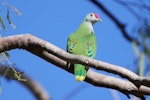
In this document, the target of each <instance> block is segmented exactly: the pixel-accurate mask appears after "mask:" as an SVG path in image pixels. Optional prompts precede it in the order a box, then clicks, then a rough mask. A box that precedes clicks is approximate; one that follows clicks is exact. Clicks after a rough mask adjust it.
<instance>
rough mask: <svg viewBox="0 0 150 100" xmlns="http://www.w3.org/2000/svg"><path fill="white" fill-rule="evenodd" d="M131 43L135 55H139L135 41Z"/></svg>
mask: <svg viewBox="0 0 150 100" xmlns="http://www.w3.org/2000/svg"><path fill="white" fill-rule="evenodd" d="M132 45H133V50H134V53H135V55H136V56H139V55H140V51H139V49H138V45H137V43H136V42H135V41H133V42H132Z"/></svg>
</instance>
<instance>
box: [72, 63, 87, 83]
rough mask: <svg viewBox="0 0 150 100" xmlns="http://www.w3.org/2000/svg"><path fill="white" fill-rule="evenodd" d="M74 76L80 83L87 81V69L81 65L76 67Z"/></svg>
mask: <svg viewBox="0 0 150 100" xmlns="http://www.w3.org/2000/svg"><path fill="white" fill-rule="evenodd" d="M74 74H75V78H76V81H78V82H80V81H83V80H85V77H86V67H85V66H83V65H80V64H75V65H74Z"/></svg>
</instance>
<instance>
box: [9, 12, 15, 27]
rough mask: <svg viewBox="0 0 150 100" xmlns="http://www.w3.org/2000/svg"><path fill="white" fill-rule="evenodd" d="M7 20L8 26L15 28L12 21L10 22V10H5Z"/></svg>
mask: <svg viewBox="0 0 150 100" xmlns="http://www.w3.org/2000/svg"><path fill="white" fill-rule="evenodd" d="M7 20H8V22H9V24H10V26H12V27H13V28H16V26H15V25H14V23H13V22H12V20H11V18H10V12H9V10H7Z"/></svg>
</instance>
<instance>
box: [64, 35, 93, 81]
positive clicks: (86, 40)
mask: <svg viewBox="0 0 150 100" xmlns="http://www.w3.org/2000/svg"><path fill="white" fill-rule="evenodd" d="M67 51H68V52H70V53H72V54H75V55H84V56H87V57H89V58H94V56H95V53H96V38H95V36H94V35H93V34H89V35H86V36H82V35H81V36H80V35H77V34H76V33H73V34H71V35H70V36H69V38H68V44H67ZM86 69H87V68H86V66H83V65H81V64H74V74H75V78H76V80H77V81H83V80H84V79H85V77H86Z"/></svg>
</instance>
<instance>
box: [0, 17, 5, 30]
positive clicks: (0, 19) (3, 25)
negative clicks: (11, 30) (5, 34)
mask: <svg viewBox="0 0 150 100" xmlns="http://www.w3.org/2000/svg"><path fill="white" fill-rule="evenodd" d="M0 23H1V25H2V27H3V29H4V30H6V26H5V24H4V21H3V19H2V17H1V16H0Z"/></svg>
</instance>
